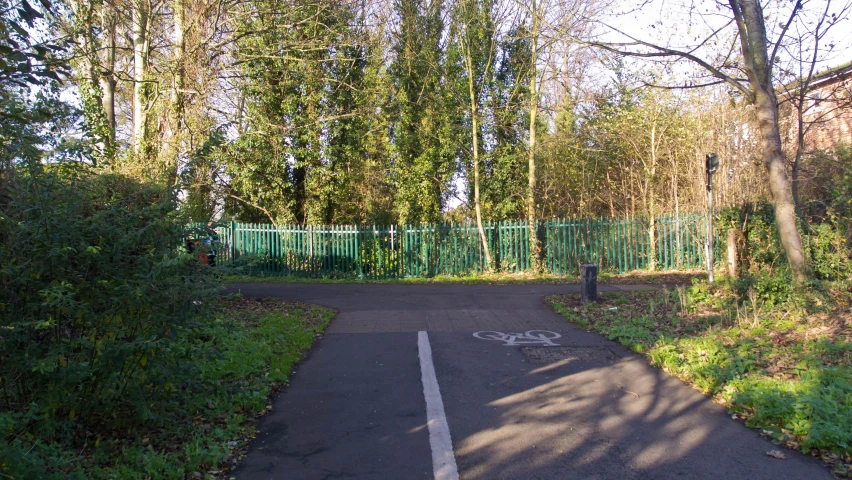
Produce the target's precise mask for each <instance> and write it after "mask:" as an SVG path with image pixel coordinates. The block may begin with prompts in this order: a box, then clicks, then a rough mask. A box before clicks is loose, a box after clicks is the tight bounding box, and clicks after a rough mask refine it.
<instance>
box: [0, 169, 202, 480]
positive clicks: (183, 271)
mask: <svg viewBox="0 0 852 480" xmlns="http://www.w3.org/2000/svg"><path fill="white" fill-rule="evenodd" d="M6 173H7V178H6V181H5V182H4V184H3V186H0V189H2V190H3V191H2V192H0V405H2V406H3V410H4V413H3V414H2V415H0V466H2V465H3V464H5V467H6V468H9V465H12V466H13V467H14V466H16V465H17V468H20V469H21V472H18V474H19V475H20V476H24V477H26V476H30V475H31V474H33V473H34V472H35V470H34V471H28V470H27V469H28V468H35V469H37V468H38V467H37V465H35V466H34V465H29V466H28V464H27V462H26V461H25V460H26V457H25V456H19V455H21V453H22V452H25V451H29V450H32V449H33V448H35V449H36V450H37V451H38V450H45V449H50V448H55V446H56V445H61V444H71V443H75V442H77V443H79V442H81V439H82V438H85V437H87V436H88V435H91V434H92V432H100V431H104V430H105V429H109V430H117V429H122V428H130V427H137V426H145V425H162V424H164V423H165V422H169V421H170V419H172V418H174V417H175V416H176V415H178V414H179V413H180V412H178V411H176V408H177V407H176V405H178V404H179V403H178V402H175V401H174V398H175V396H177V395H180V389H182V388H188V387H187V385H186V384H184V385H177V384H175V383H173V382H174V378H176V377H178V376H179V377H185V376H186V375H187V374H188V373H191V371H192V369H193V368H194V363H193V357H194V355H195V354H196V353H197V352H196V351H195V348H196V347H193V345H195V344H200V343H199V342H195V343H193V342H186V339H187V338H190V337H192V336H193V335H194V334H195V333H194V332H195V331H196V330H195V326H196V325H197V321H198V320H199V319H200V318H202V316H203V315H204V311H203V309H204V308H205V305H206V303H205V302H204V299H205V297H206V296H207V295H209V294H211V293H213V292H214V289H213V288H212V287H211V285H212V284H211V283H210V282H209V281H208V279H207V276H206V273H205V269H203V268H199V265H198V262H197V260H196V259H195V258H193V256H191V255H188V254H185V253H181V252H180V251H179V250H178V249H177V248H176V247H177V246H178V245H180V244H181V240H182V237H183V235H184V229H183V225H185V222H184V221H183V220H182V219H181V218H180V217H179V215H178V213H177V210H176V202H175V196H174V194H173V192H169V191H167V190H164V189H163V188H160V187H157V186H154V185H150V184H141V183H138V182H136V181H134V180H132V179H129V178H127V177H123V176H119V175H95V174H90V173H88V172H87V171H86V170H85V169H81V168H72V167H68V166H64V167H57V168H52V169H50V170H49V171H40V172H35V173H18V174H14V173H9V172H8V171H7V172H6ZM177 344H180V345H181V348H174V347H175V346H176V345H177ZM178 373H180V375H177V374H178ZM36 447H37V448H36ZM36 453H38V452H36ZM42 453H43V452H42ZM57 454H58V453H57ZM4 456H5V457H6V458H3V457H4ZM33 456H35V454H34V455H33ZM3 473H5V474H7V475H12V476H15V474H14V472H12V473H10V472H9V471H6V472H3Z"/></svg>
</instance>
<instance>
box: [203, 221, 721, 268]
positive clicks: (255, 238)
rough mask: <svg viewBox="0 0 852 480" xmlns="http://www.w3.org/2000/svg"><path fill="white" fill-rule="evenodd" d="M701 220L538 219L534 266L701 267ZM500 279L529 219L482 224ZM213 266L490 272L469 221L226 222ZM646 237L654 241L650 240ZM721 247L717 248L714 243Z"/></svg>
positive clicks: (527, 259)
mask: <svg viewBox="0 0 852 480" xmlns="http://www.w3.org/2000/svg"><path fill="white" fill-rule="evenodd" d="M705 218H706V217H704V216H703V215H700V214H686V215H683V214H682V215H678V216H674V215H663V216H660V217H657V218H655V219H654V221H653V222H651V221H650V220H649V219H648V218H638V217H637V218H583V219H567V218H556V219H550V220H545V221H538V222H536V225H535V229H534V231H535V234H536V235H537V236H538V238H539V240H540V242H541V246H542V248H541V252H540V253H539V254H540V260H541V262H542V263H543V266H544V268H545V270H546V271H547V272H549V273H553V274H557V275H565V274H576V273H577V272H578V271H579V266H580V265H581V264H584V263H597V264H598V265H600V268H601V270H603V271H613V272H621V273H623V272H627V271H630V270H637V269H645V268H648V267H650V266H651V259H652V258H654V259H655V262H654V263H655V267H656V268H658V269H662V270H671V269H683V268H695V267H700V266H702V265H703V264H704V261H705V260H704V258H705V252H704V242H705V238H706V233H705V232H706V220H705ZM483 227H484V230H485V236H486V240H487V243H488V247H489V250H490V252H491V257H492V263H493V265H492V267H493V269H494V270H495V271H498V272H508V273H514V272H523V271H528V270H530V269H531V267H532V264H533V258H532V257H531V254H530V246H529V235H530V229H529V225H528V223H527V222H526V221H523V220H508V221H503V222H486V223H484V224H483ZM215 230H216V232H217V234H218V236H219V240H220V242H221V244H220V247H219V249H218V260H217V261H218V263H219V264H222V265H232V266H241V267H242V268H243V269H245V271H246V273H248V274H252V275H257V274H261V275H271V276H274V275H294V276H304V277H322V276H331V277H350V278H401V277H431V276H435V275H470V274H476V273H481V272H485V271H487V270H488V264H487V261H486V256H485V252H484V249H483V246H482V241H481V239H480V235H479V231H478V229H477V228H476V225H475V224H472V223H463V224H430V225H401V226H397V225H390V226H378V225H359V226H355V225H330V226H311V225H277V226H274V225H269V224H254V223H236V222H234V223H229V224H225V225H219V226H217V227H215ZM652 230H653V237H652ZM717 248H718V242H717Z"/></svg>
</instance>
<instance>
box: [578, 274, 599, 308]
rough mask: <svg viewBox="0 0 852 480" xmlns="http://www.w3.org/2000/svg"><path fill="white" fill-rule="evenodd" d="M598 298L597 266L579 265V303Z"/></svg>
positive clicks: (590, 301) (591, 301) (589, 301)
mask: <svg viewBox="0 0 852 480" xmlns="http://www.w3.org/2000/svg"><path fill="white" fill-rule="evenodd" d="M597 300H598V266H597V265H596V264H585V265H580V303H593V302H596V301H597Z"/></svg>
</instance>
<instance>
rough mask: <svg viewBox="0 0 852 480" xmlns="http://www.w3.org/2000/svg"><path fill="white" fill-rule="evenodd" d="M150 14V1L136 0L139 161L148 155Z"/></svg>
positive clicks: (135, 107)
mask: <svg viewBox="0 0 852 480" xmlns="http://www.w3.org/2000/svg"><path fill="white" fill-rule="evenodd" d="M149 14H150V12H149V11H148V0H136V2H135V5H134V8H133V154H134V155H135V156H136V157H137V160H140V159H143V157H146V156H147V153H148V152H147V150H148V146H147V144H148V140H149V139H148V101H149V98H148V97H149V94H148V91H149V87H148V85H147V83H146V81H147V80H148V78H147V77H148V53H149V49H150V41H149V38H148V27H149V25H148V24H149V21H150V16H149Z"/></svg>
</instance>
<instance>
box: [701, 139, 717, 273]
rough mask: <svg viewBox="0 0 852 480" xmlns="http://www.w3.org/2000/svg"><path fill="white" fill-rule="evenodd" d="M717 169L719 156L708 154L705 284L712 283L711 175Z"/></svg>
mask: <svg viewBox="0 0 852 480" xmlns="http://www.w3.org/2000/svg"><path fill="white" fill-rule="evenodd" d="M718 169H719V156H718V155H716V154H715V153H708V154H707V158H705V160H704V170H705V171H706V172H707V243H706V244H705V248H706V251H707V282H708V283H710V284H712V283H713V250H714V249H715V248H714V247H715V246H716V242H715V239H714V238H713V173H715V172H716V170H718Z"/></svg>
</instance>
